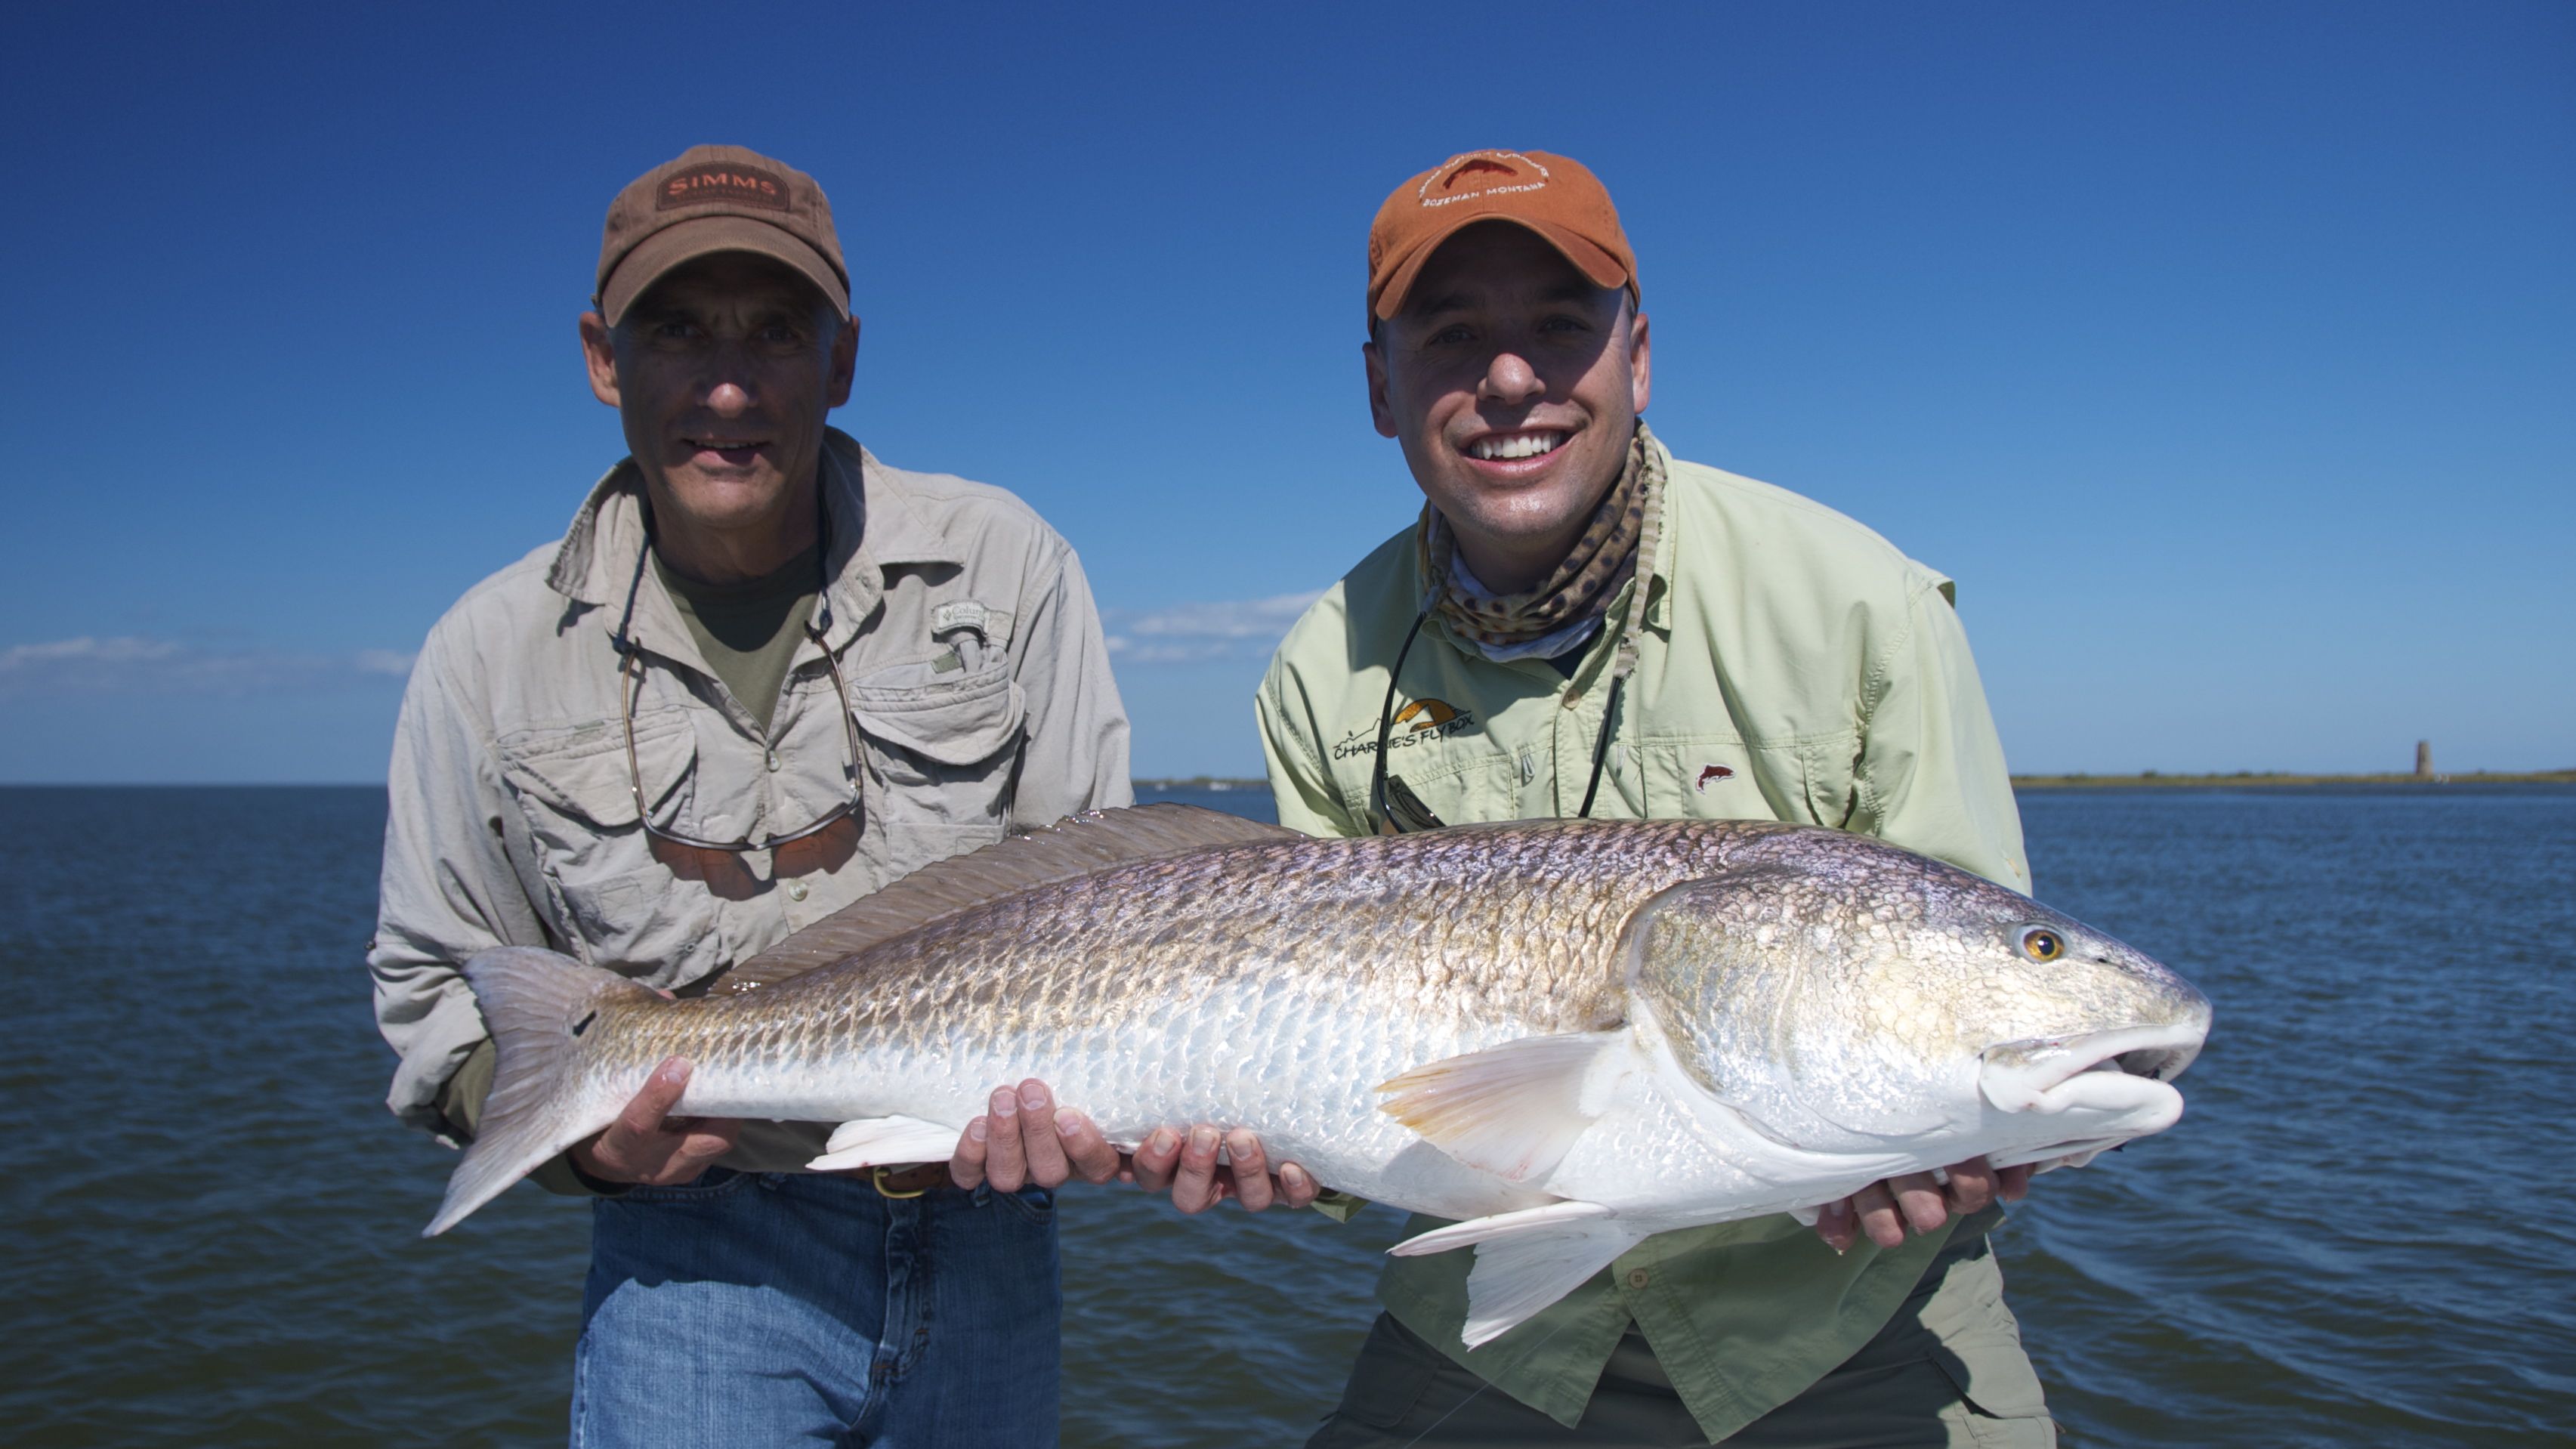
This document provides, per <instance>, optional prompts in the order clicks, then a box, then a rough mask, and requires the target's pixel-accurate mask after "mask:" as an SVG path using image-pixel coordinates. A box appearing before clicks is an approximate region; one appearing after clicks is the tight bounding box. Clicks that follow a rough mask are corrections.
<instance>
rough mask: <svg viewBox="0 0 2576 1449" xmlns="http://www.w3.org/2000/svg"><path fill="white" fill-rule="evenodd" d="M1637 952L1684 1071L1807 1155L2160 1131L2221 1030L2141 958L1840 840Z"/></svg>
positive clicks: (1777, 864) (1779, 839)
mask: <svg viewBox="0 0 2576 1449" xmlns="http://www.w3.org/2000/svg"><path fill="white" fill-rule="evenodd" d="M1625 944H1626V951H1627V955H1626V970H1627V973H1628V982H1629V989H1630V999H1631V1001H1632V1003H1634V1008H1635V1010H1636V1013H1637V1014H1638V1015H1639V1016H1641V1017H1643V1018H1645V1019H1646V1022H1647V1025H1648V1027H1649V1031H1650V1034H1652V1035H1655V1036H1658V1037H1660V1038H1661V1039H1662V1040H1663V1041H1664V1042H1665V1043H1666V1044H1667V1045H1668V1047H1669V1049H1670V1051H1671V1053H1672V1057H1673V1065H1674V1067H1675V1068H1677V1069H1678V1070H1679V1072H1680V1073H1681V1074H1682V1075H1683V1076H1684V1077H1685V1078H1687V1079H1688V1080H1689V1082H1690V1083H1691V1084H1692V1085H1693V1086H1695V1087H1697V1088H1698V1089H1700V1090H1701V1091H1703V1092H1705V1093H1707V1094H1708V1095H1709V1096H1710V1097H1711V1098H1712V1099H1714V1102H1715V1103H1716V1104H1720V1105H1722V1108H1723V1109H1724V1110H1727V1111H1731V1112H1733V1113H1734V1114H1736V1115H1737V1116H1739V1117H1741V1118H1743V1119H1745V1120H1747V1121H1749V1122H1751V1123H1752V1124H1753V1125H1754V1126H1755V1127H1756V1128H1757V1129H1759V1130H1760V1131H1762V1132H1764V1133H1765V1134H1766V1135H1768V1136H1771V1137H1773V1138H1774V1139H1776V1140H1779V1141H1781V1142H1784V1143H1787V1144H1790V1145H1794V1146H1804V1147H1816V1148H1821V1149H1830V1150H1847V1151H1848V1150H1862V1149H1869V1148H1882V1147H1887V1146H1889V1145H1891V1144H1894V1143H1898V1142H1903V1141H1909V1140H1912V1139H1923V1138H1940V1137H1954V1138H1958V1139H1960V1140H1962V1141H1963V1142H1964V1141H1967V1140H1969V1139H1975V1140H1976V1141H1978V1142H1985V1143H1990V1144H1991V1145H1993V1147H1994V1148H1995V1149H1996V1150H2002V1149H2004V1148H2008V1147H2013V1146H2016V1145H2018V1146H2021V1147H2038V1146H2042V1145H2046V1144H2048V1143H2077V1142H2097V1141H2101V1140H2116V1139H2121V1138H2126V1137H2134V1136H2141V1135H2144V1134H2145V1133H2148V1132H2155V1131H2161V1130H2163V1129H2164V1128H2165V1127H2168V1126H2170V1125H2172V1123H2173V1122H2174V1121H2175V1120H2176V1119H2177V1118H2178V1117H2180V1115H2181V1112H2182V1098H2181V1094H2180V1093H2178V1092H2177V1091H2175V1090H2174V1088H2173V1087H2172V1085H2171V1082H2172V1079H2173V1078H2174V1077H2175V1076H2177V1075H2178V1074H2180V1073H2181V1072H2182V1070H2183V1069H2184V1068H2185V1067H2188V1066H2189V1065H2190V1064H2191V1062H2192V1059H2193V1058H2194V1057H2195V1056H2197V1055H2198V1054H2199V1051H2200V1046H2201V1043H2202V1041H2203V1039H2204V1038H2205V1037H2206V1036H2207V1034H2208V1031H2209V1022H2210V1008H2209V1002H2208V1000H2207V999H2206V998H2205V997H2203V996H2202V995H2201V994H2200V993H2199V992H2198V991H2196V990H2194V989H2193V988H2192V986H2191V984H2190V983H2189V982H2186V981H2184V980H2183V979H2182V978H2181V977H2180V976H2177V975H2176V974H2174V972H2173V971H2171V970H2170V969H2168V968H2167V967H2165V966H2164V965H2163V964H2162V963H2160V962H2158V961H2156V960H2154V959H2153V958H2151V957H2149V956H2147V955H2146V954H2145V953H2143V952H2141V951H2138V950H2136V949H2134V948H2132V947H2130V946H2127V945H2125V944H2123V943H2121V942H2119V941H2117V940H2114V939H2113V938H2111V937H2110V936H2108V935H2106V934H2104V933H2102V932H2100V931H2097V930H2094V929H2093V928H2091V927H2089V926H2086V925H2084V924H2083V923H2082V922H2080V921H2076V920H2074V919H2072V918H2070V917H2068V916H2066V915H2065V914H2063V913H2062V912H2059V911H2055V910H2051V909H2050V908H2048V907H2046V906H2043V905H2041V904H2039V903H2038V902H2037V901H2034V900H2032V899H2030V898H2029V897H2027V896H2024V895H2022V894H2020V893H2019V892H2016V891H2013V890H2009V889H2007V888H2005V887H2003V886H2000V885H1996V884H1995V883H1993V882H1991V881H1988V880H1984V879H1981V878H1979V877H1977V876H1974V875H1971V874H1969V873H1968V872H1966V871H1963V870H1959V869H1957V868H1956V867H1953V866H1949V865H1945V864H1943V863H1941V862H1939V861H1934V860H1930V859H1927V858H1925V857H1923V856H1919V855H1915V854H1913V853H1912V852H1910V851H1906V850H1902V849H1900V848H1898V847H1895V846H1892V845H1888V844H1886V843H1884V842H1881V841H1876V840H1870V839H1868V838H1866V837H1860V836H1854V835H1850V834H1846V833H1844V832H1840V831H1832V830H1822V829H1816V830H1798V831H1790V832H1783V833H1782V834H1781V835H1779V836H1774V837H1771V838H1770V839H1768V840H1766V841H1765V842H1763V844H1762V845H1761V846H1759V847H1757V848H1755V849H1754V850H1751V851H1748V852H1746V853H1745V854H1744V856H1743V858H1742V859H1740V860H1739V861H1737V862H1735V863H1733V864H1732V865H1731V866H1730V868H1729V869H1728V870H1726V871H1725V872H1723V873H1722V874H1720V875H1717V876H1714V877H1711V878H1707V879H1702V880H1695V881H1690V882H1687V883H1684V884H1682V885H1678V886H1675V887H1673V888H1672V889H1670V890H1667V891H1665V892H1663V893H1662V894H1661V895H1659V896H1657V897H1656V898H1655V899H1654V900H1652V901H1650V902H1649V903H1648V904H1647V905H1646V906H1645V907H1643V908H1641V909H1640V910H1639V912H1638V913H1637V915H1636V917H1635V918H1633V919H1632V920H1631V922H1630V924H1629V929H1628V933H1627V940H1626V943H1625ZM2042 1119H2046V1120H2042ZM1986 1150H1988V1147H1987V1146H1971V1147H1968V1148H1967V1149H1966V1150H1963V1151H1962V1152H1961V1154H1960V1157H1961V1158H1964V1157H1966V1156H1971V1155H1974V1154H1975V1153H1976V1152H1980V1151H1986ZM1950 1160H1959V1159H1950Z"/></svg>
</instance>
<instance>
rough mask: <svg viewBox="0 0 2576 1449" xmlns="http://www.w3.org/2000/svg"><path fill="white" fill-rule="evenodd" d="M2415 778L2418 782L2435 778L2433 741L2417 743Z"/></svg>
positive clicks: (2418, 741) (2419, 741)
mask: <svg viewBox="0 0 2576 1449" xmlns="http://www.w3.org/2000/svg"><path fill="white" fill-rule="evenodd" d="M2415 778H2416V779H2418V780H2429V779H2432V778H2433V742H2432V741H2431V740H2417V741H2416V742H2415Z"/></svg>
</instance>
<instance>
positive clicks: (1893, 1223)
mask: <svg viewBox="0 0 2576 1449" xmlns="http://www.w3.org/2000/svg"><path fill="white" fill-rule="evenodd" d="M1851 1212H1852V1218H1853V1220H1854V1221H1856V1222H1858V1223H1859V1224H1860V1230H1861V1231H1862V1232H1864V1233H1866V1234H1868V1235H1869V1240H1870V1241H1871V1242H1873V1243H1876V1244H1878V1245H1879V1246H1880V1247H1882V1248H1901V1247H1904V1246H1905V1219H1904V1217H1903V1216H1902V1215H1900V1214H1899V1213H1898V1212H1897V1210H1896V1198H1895V1197H1894V1196H1893V1195H1892V1194H1890V1193H1889V1192H1888V1190H1887V1184H1886V1183H1883V1182H1873V1183H1871V1184H1870V1185H1869V1186H1867V1187H1864V1188H1862V1189H1861V1190H1860V1191H1858V1192H1856V1193H1853V1194H1852V1196H1851Z"/></svg>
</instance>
